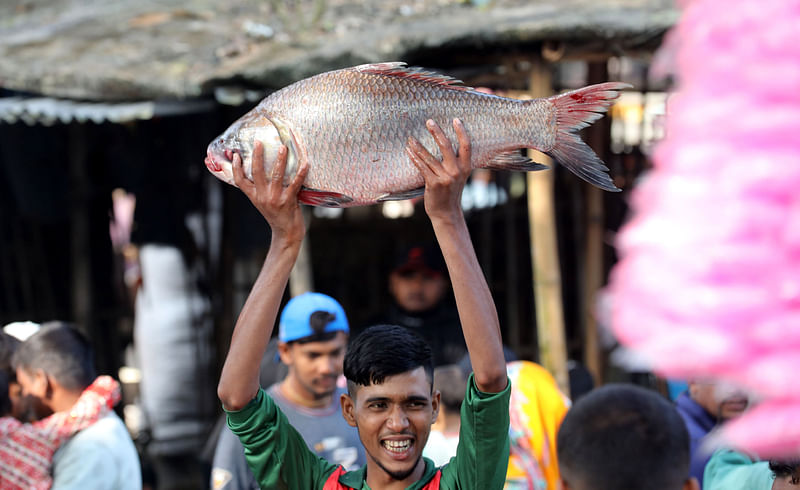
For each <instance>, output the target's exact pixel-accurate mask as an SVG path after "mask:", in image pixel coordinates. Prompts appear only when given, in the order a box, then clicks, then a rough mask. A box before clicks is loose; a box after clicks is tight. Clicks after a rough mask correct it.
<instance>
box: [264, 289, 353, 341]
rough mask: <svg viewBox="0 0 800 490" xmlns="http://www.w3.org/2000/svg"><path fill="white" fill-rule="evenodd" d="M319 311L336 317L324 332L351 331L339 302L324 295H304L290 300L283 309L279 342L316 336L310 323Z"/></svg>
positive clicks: (326, 326)
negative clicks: (314, 314)
mask: <svg viewBox="0 0 800 490" xmlns="http://www.w3.org/2000/svg"><path fill="white" fill-rule="evenodd" d="M317 311H324V312H327V313H330V314H331V315H333V316H334V318H333V320H332V321H331V322H330V323H328V324H327V325H325V329H324V330H323V332H337V331H342V332H344V333H348V332H349V331H350V326H349V325H348V323H347V316H346V315H345V314H344V308H342V305H340V304H339V302H338V301H336V300H335V299H333V298H331V297H330V296H328V295H325V294H322V293H303V294H301V295H299V296H295V297H294V298H292V299H291V300H289V302H288V303H286V306H285V307H284V308H283V312H281V321H280V327H279V330H278V340H280V341H281V342H292V341H294V340H298V339H302V338H304V337H308V336H311V335H313V334H315V333H316V332H314V330H313V329H312V328H311V323H310V321H311V315H312V314H313V313H314V312H317Z"/></svg>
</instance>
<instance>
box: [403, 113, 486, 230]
mask: <svg viewBox="0 0 800 490" xmlns="http://www.w3.org/2000/svg"><path fill="white" fill-rule="evenodd" d="M426 126H427V128H428V131H430V132H431V135H433V139H434V141H436V144H437V145H438V146H439V150H440V151H441V152H442V161H441V162H440V161H438V159H437V158H436V157H434V156H433V155H431V153H430V152H429V151H428V150H427V149H425V147H424V146H422V144H420V142H419V141H417V140H416V139H415V138H414V137H410V138H409V139H408V144H407V145H406V153H408V156H409V158H410V159H411V162H412V163H413V164H414V165H415V166H416V167H417V169H418V170H419V171H420V173H421V174H422V178H423V179H425V211H426V212H427V213H428V216H429V217H430V218H431V219H435V218H453V217H455V216H458V215H461V214H462V211H461V192H462V191H463V190H464V185H465V184H466V182H467V178H468V177H469V174H470V173H471V172H472V164H471V162H470V159H471V157H472V149H471V148H470V142H469V135H467V131H466V129H464V125H463V124H462V123H461V120H459V119H453V129H454V130H455V132H456V137H457V138H458V153H455V152H453V146H452V145H451V144H450V140H448V139H447V136H446V135H445V134H444V131H442V129H441V128H440V127H439V125H437V124H436V122H434V121H433V120H428V121H427V123H426Z"/></svg>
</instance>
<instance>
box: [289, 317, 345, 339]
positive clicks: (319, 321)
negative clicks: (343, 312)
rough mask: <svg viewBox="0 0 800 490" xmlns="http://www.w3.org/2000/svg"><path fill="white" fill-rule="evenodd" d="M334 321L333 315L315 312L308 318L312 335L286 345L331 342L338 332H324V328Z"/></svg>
mask: <svg viewBox="0 0 800 490" xmlns="http://www.w3.org/2000/svg"><path fill="white" fill-rule="evenodd" d="M334 320H336V314H335V313H331V312H330V311H323V310H318V311H315V312H314V313H312V314H311V316H309V317H308V325H309V326H310V327H311V331H312V332H314V333H312V334H311V335H307V336H305V337H301V338H299V339H295V340H292V341H290V342H287V343H289V344H291V343H293V342H296V343H298V344H308V343H311V342H328V341H329V340H333V339H334V338H335V337H336V334H337V333H339V331H336V330H335V331H333V332H326V331H325V327H327V326H328V324H329V323H331V322H332V321H334Z"/></svg>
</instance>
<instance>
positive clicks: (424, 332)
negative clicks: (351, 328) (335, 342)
mask: <svg viewBox="0 0 800 490" xmlns="http://www.w3.org/2000/svg"><path fill="white" fill-rule="evenodd" d="M389 292H390V293H391V296H392V300H393V302H392V304H391V305H390V306H389V308H388V309H387V310H386V311H385V312H383V313H382V314H380V315H377V316H375V317H373V318H372V319H371V320H370V321H369V322H368V323H367V324H368V325H379V324H389V325H400V326H402V327H406V328H407V329H409V330H412V331H414V332H415V333H417V334H418V335H420V336H422V338H424V339H425V340H426V341H427V342H428V345H430V347H431V350H432V351H433V361H434V364H435V365H436V366H443V365H447V364H456V363H458V362H459V361H460V360H461V359H462V358H463V357H464V355H465V354H466V352H467V348H466V345H465V344H464V340H463V336H462V335H461V325H460V323H459V321H458V311H456V309H455V307H454V306H453V305H452V302H451V301H448V299H449V293H450V282H449V280H448V278H447V268H446V267H445V264H444V259H443V257H442V254H441V252H440V251H439V248H438V247H437V246H435V244H429V243H419V244H413V245H411V246H409V247H406V248H405V249H404V250H403V251H402V252H401V253H400V254H399V255H398V256H397V259H396V260H395V264H394V268H393V269H392V271H391V272H390V273H389Z"/></svg>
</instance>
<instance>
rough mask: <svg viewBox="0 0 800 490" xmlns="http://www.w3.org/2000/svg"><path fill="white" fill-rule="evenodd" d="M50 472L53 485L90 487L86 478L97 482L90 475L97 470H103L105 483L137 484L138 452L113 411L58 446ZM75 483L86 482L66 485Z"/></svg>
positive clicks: (55, 486) (138, 471) (118, 484)
mask: <svg viewBox="0 0 800 490" xmlns="http://www.w3.org/2000/svg"><path fill="white" fill-rule="evenodd" d="M53 471H54V484H53V488H60V487H62V485H67V486H68V487H69V488H90V487H91V485H89V482H90V481H91V482H95V483H97V480H96V479H94V477H93V476H92V475H93V473H95V472H97V471H102V472H103V474H104V475H105V482H106V483H108V482H112V484H113V485H117V486H118V487H119V488H123V487H124V488H136V487H137V486H138V487H141V469H140V463H139V455H138V453H137V452H136V448H135V447H134V445H133V440H132V439H131V436H130V433H129V432H128V429H127V427H125V424H124V423H123V422H122V420H121V419H120V418H119V417H118V416H117V414H116V413H114V412H110V413H108V414H107V415H105V416H104V417H102V418H101V419H99V420H98V421H97V422H95V423H94V424H92V425H91V426H89V427H87V428H86V429H83V430H82V431H80V432H78V433H77V434H75V435H74V436H73V437H72V438H71V439H70V440H69V441H67V442H66V443H65V444H64V445H62V446H61V447H60V448H59V449H58V450H57V451H56V453H55V454H54V456H53ZM112 471H114V472H115V475H112V474H111V473H110V472H112ZM76 482H82V483H86V485H79V486H70V485H72V484H73V483H76ZM95 483H92V485H94V484H95ZM87 485H89V486H87ZM120 485H121V486H120ZM91 488H94V487H91Z"/></svg>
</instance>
